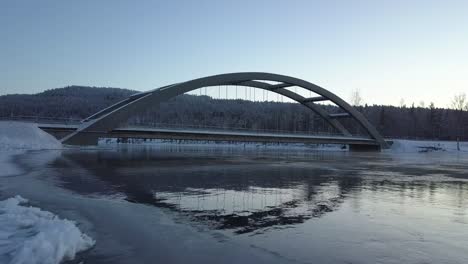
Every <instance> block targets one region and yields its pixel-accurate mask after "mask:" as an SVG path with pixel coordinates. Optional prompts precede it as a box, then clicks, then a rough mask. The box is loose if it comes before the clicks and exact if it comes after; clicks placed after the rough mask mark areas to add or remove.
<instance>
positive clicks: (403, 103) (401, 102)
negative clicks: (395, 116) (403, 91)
mask: <svg viewBox="0 0 468 264" xmlns="http://www.w3.org/2000/svg"><path fill="white" fill-rule="evenodd" d="M400 108H406V104H405V99H403V98H401V99H400Z"/></svg>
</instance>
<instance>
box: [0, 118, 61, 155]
mask: <svg viewBox="0 0 468 264" xmlns="http://www.w3.org/2000/svg"><path fill="white" fill-rule="evenodd" d="M59 148H62V144H61V143H60V141H58V140H57V139H55V138H54V137H53V136H52V135H50V134H48V133H46V132H44V131H42V130H41V129H40V128H38V127H37V125H36V124H33V123H22V122H12V121H0V151H4V150H15V149H16V150H17V149H27V150H39V149H59Z"/></svg>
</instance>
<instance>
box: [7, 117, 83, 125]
mask: <svg viewBox="0 0 468 264" xmlns="http://www.w3.org/2000/svg"><path fill="white" fill-rule="evenodd" d="M0 120H2V121H21V122H28V123H37V124H63V125H79V124H80V123H81V120H80V119H74V118H58V117H46V116H0Z"/></svg>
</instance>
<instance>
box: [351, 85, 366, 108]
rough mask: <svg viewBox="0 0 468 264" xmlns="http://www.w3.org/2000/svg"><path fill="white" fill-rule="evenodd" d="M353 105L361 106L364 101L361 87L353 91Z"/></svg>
mask: <svg viewBox="0 0 468 264" xmlns="http://www.w3.org/2000/svg"><path fill="white" fill-rule="evenodd" d="M350 102H351V105H354V106H361V105H362V103H363V100H362V97H361V91H360V90H359V89H356V90H354V91H352V92H351V100H350Z"/></svg>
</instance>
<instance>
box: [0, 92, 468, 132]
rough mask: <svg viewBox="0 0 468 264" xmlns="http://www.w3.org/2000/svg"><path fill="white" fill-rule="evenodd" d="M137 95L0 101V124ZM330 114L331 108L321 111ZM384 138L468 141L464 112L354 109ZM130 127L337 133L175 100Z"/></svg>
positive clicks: (275, 110) (319, 123) (221, 102)
mask: <svg viewBox="0 0 468 264" xmlns="http://www.w3.org/2000/svg"><path fill="white" fill-rule="evenodd" d="M134 93H136V91H133V90H128V89H119V88H106V87H85V86H69V87H64V88H56V89H51V90H47V91H45V92H42V93H38V94H34V95H26V94H11V95H3V96H0V118H1V119H13V118H17V117H37V118H52V119H59V120H70V121H76V120H79V119H83V118H85V117H87V116H90V115H91V114H93V113H95V112H97V111H99V110H101V109H103V108H104V107H106V106H109V105H111V104H113V103H116V102H118V101H120V100H123V99H125V98H126V97H128V96H129V95H132V94H134ZM322 107H324V108H326V110H327V111H328V112H330V113H338V112H340V110H339V108H338V107H336V106H334V105H322ZM356 107H357V109H358V110H359V111H360V112H361V113H362V114H364V116H365V117H367V118H368V120H369V121H370V122H371V123H372V124H373V125H374V126H375V127H376V128H377V129H378V130H379V131H380V132H381V133H382V134H383V135H384V136H385V137H388V138H410V139H439V140H456V139H457V138H459V139H460V140H468V111H466V108H465V105H462V106H461V107H459V108H458V109H447V108H438V107H435V106H434V104H432V103H431V104H429V106H428V107H422V106H414V105H412V106H404V105H402V106H399V107H396V106H385V105H366V104H364V105H361V106H356ZM343 123H344V124H345V127H346V128H348V130H349V131H350V132H351V133H352V134H356V135H361V134H364V132H363V131H362V128H360V127H359V126H358V125H357V124H356V123H355V122H354V121H353V120H351V119H350V120H343ZM128 125H144V126H158V127H195V128H211V129H246V130H262V131H272V132H274V131H276V132H295V133H314V134H320V133H336V132H337V131H334V130H333V128H331V127H330V126H329V125H328V124H327V123H326V122H325V121H324V120H323V119H322V118H320V117H319V116H318V115H316V114H314V113H313V112H312V111H310V110H309V109H308V108H306V107H304V106H303V105H301V104H298V103H283V102H275V101H255V102H254V101H248V100H241V99H216V98H212V97H209V96H205V95H200V96H198V95H189V94H185V95H182V96H178V97H176V98H174V99H172V100H170V101H168V102H166V103H163V104H161V105H159V106H155V107H153V108H151V109H148V110H147V111H145V112H144V113H141V114H140V115H138V116H135V117H133V118H132V119H131V120H129V121H128Z"/></svg>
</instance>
